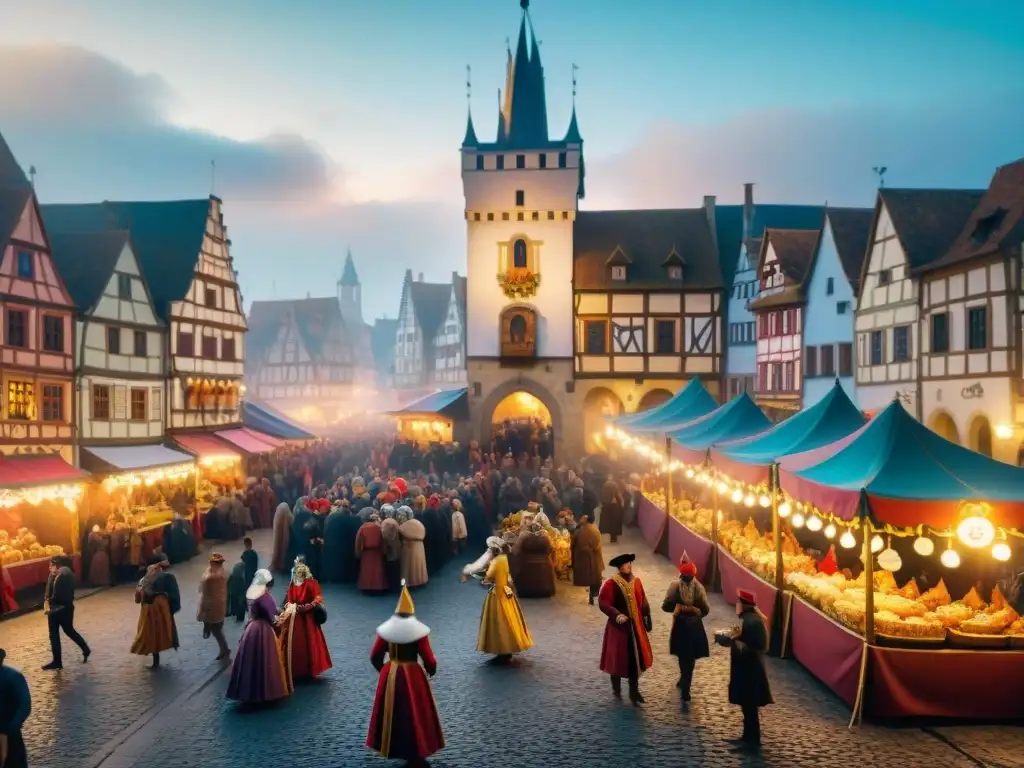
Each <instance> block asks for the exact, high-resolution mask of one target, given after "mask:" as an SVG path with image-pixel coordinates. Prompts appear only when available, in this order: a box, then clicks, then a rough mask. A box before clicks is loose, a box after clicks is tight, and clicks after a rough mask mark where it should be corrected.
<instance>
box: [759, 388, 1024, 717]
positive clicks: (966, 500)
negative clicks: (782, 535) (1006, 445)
mask: <svg viewBox="0 0 1024 768" xmlns="http://www.w3.org/2000/svg"><path fill="white" fill-rule="evenodd" d="M779 487H780V490H781V492H782V493H783V494H784V496H783V501H782V502H781V504H780V515H781V514H782V509H781V507H782V506H783V505H785V506H788V507H789V508H790V509H789V510H787V511H788V512H790V513H791V516H789V521H788V522H789V525H790V526H791V527H795V528H798V529H802V528H804V527H806V528H808V529H817V530H819V531H822V532H823V534H824V535H826V536H828V537H829V538H830V539H835V538H836V537H837V536H838V542H839V550H836V549H834V548H832V549H831V550H830V553H829V555H828V556H827V557H826V558H825V561H823V562H822V563H819V564H818V567H817V568H815V569H814V570H813V571H810V570H804V571H791V570H790V569H788V568H787V569H786V570H787V572H786V577H785V579H786V588H787V589H789V590H792V591H793V592H794V593H796V595H797V597H795V598H794V600H793V603H792V605H791V609H790V611H789V627H788V632H787V634H788V639H789V640H788V644H789V647H790V649H791V650H792V652H793V654H794V656H796V658H797V659H798V660H799V661H800V662H801V664H803V665H804V666H805V667H807V668H808V669H809V671H811V672H812V673H813V674H814V675H815V676H816V677H818V678H819V679H820V680H822V681H823V682H825V683H826V684H827V685H829V686H830V687H831V688H832V689H833V690H835V691H836V693H837V694H838V695H840V696H841V697H842V698H844V699H845V700H847V701H850V699H851V691H853V692H854V694H855V695H854V696H853V701H852V702H851V703H852V704H853V706H854V716H855V717H856V716H857V714H858V712H860V711H863V712H865V713H867V714H868V715H869V716H875V717H917V716H943V717H955V718H960V719H1016V718H1021V717H1024V697H1021V696H1020V693H1019V692H1020V681H1021V680H1024V619H1022V618H1021V617H1020V616H1019V615H1018V614H1017V613H1016V612H1015V611H1014V609H1013V607H1012V606H1011V605H1009V604H1008V603H1007V600H1006V598H1005V596H1004V594H1003V585H1004V583H1005V582H1003V581H1002V579H1003V578H1004V577H1006V576H1010V575H1012V574H1013V573H1014V570H1013V566H1012V565H1011V562H1012V561H1013V558H1014V554H1015V552H1016V554H1017V556H1018V562H1019V557H1020V552H1021V549H1022V547H1021V541H1020V535H1021V534H1020V531H1021V529H1024V469H1021V468H1018V467H1013V466H1010V465H1008V464H1003V463H1001V462H998V461H995V460H993V459H991V458H988V457H986V456H983V455H981V454H978V453H975V452H973V451H970V450H968V449H966V448H963V447H961V446H959V445H956V444H954V443H951V442H949V441H947V440H945V439H944V438H942V437H940V436H938V435H937V434H935V433H934V432H931V431H930V430H928V429H927V428H926V427H924V426H923V425H921V424H920V423H919V422H917V421H916V420H915V419H914V418H913V417H911V416H910V415H909V414H908V413H907V412H906V411H905V409H904V408H903V406H902V405H901V404H899V403H898V402H894V403H892V404H891V405H890V406H889V407H888V408H886V409H885V410H884V411H882V412H881V413H880V414H878V415H877V416H876V417H875V418H874V419H872V420H871V421H870V422H869V423H868V424H867V425H865V426H864V427H863V428H861V429H860V430H858V431H856V432H854V433H853V434H851V435H849V436H848V437H846V438H843V439H841V440H839V441H837V442H835V443H832V444H830V445H826V446H823V447H821V448H818V449H817V450H813V451H810V452H808V453H801V454H796V455H794V456H791V457H787V458H783V459H782V460H781V462H780V464H779ZM812 520H813V521H817V522H815V523H813V524H812V522H811V521H812ZM823 526H824V528H823ZM844 529H845V530H844ZM840 530H843V533H842V534H841V535H839V531H840ZM829 534H831V535H830V536H829ZM837 553H838V554H837ZM857 554H859V555H860V557H859V558H856V555H857ZM844 556H845V559H846V560H847V562H849V563H850V565H849V566H848V567H846V568H843V567H842V566H843V562H842V560H843V557H844ZM823 565H824V566H826V567H822V566H823ZM858 570H859V571H860V573H859V575H857V576H856V577H854V572H855V571H858ZM922 582H923V583H922ZM851 634H852V635H853V636H854V637H856V638H858V639H859V642H860V648H859V652H858V648H857V643H856V642H854V640H853V639H852V638H851ZM854 667H857V670H858V674H857V681H856V682H857V684H856V686H852V685H851V680H852V676H853V673H852V670H853V668H854ZM938 671H941V672H939V673H938V674H937V672H938ZM940 681H941V682H940Z"/></svg>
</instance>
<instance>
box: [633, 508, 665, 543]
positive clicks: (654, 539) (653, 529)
mask: <svg viewBox="0 0 1024 768" xmlns="http://www.w3.org/2000/svg"><path fill="white" fill-rule="evenodd" d="M667 517H668V515H667V514H666V513H665V510H663V509H662V508H661V507H659V506H656V505H655V504H652V503H651V502H650V501H648V500H647V497H646V496H641V497H640V503H639V504H638V505H637V508H636V524H637V525H638V526H639V527H640V533H641V534H643V537H644V541H646V542H647V546H649V547H650V548H651V549H652V550H655V551H657V549H658V545H659V544H660V543H661V537H662V536H663V535H664V533H665V520H666V518H667Z"/></svg>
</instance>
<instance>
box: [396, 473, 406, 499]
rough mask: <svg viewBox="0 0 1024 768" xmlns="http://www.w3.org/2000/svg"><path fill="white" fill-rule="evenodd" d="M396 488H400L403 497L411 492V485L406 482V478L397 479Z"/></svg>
mask: <svg viewBox="0 0 1024 768" xmlns="http://www.w3.org/2000/svg"><path fill="white" fill-rule="evenodd" d="M395 487H396V488H398V490H399V492H401V493H402V495H405V494H407V493H408V492H409V484H408V483H407V482H405V478H404V477H399V478H396V479H395Z"/></svg>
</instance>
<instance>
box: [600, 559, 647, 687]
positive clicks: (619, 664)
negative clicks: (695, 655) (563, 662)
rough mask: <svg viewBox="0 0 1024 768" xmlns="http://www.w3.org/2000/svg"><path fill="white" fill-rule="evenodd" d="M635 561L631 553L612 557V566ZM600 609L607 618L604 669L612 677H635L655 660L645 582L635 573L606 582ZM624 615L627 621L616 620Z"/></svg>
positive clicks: (610, 563) (613, 577) (602, 656)
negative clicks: (648, 632) (650, 636)
mask: <svg viewBox="0 0 1024 768" xmlns="http://www.w3.org/2000/svg"><path fill="white" fill-rule="evenodd" d="M632 561H633V556H632V555H619V556H618V557H615V558H612V560H611V561H610V562H609V565H611V566H613V567H616V568H617V567H618V566H619V565H620V562H621V563H628V562H632ZM597 602H598V605H599V606H600V608H601V612H602V613H604V614H605V615H606V616H607V617H608V624H607V625H606V626H605V628H604V642H603V644H602V646H601V671H602V672H604V673H605V674H608V675H611V676H612V677H627V678H632V679H634V680H635V679H636V678H638V677H640V675H641V674H643V672H644V670H647V669H650V668H651V665H652V664H653V663H654V654H653V653H652V652H651V643H650V640H649V639H648V637H647V631H648V627H650V626H651V606H650V604H649V603H648V602H647V594H646V593H645V592H644V585H643V584H642V583H641V581H640V579H638V578H637V577H636V576H629V577H624V576H623V575H622V574H616V575H615V576H612V577H611V578H610V579H608V580H607V581H605V583H604V584H603V585H602V586H601V591H600V592H599V593H598V595H597ZM619 615H625V616H626V618H627V621H625V622H624V623H622V624H619V623H618V622H617V621H616V620H615V619H616V617H617V616H619Z"/></svg>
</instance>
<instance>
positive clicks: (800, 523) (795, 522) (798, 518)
mask: <svg viewBox="0 0 1024 768" xmlns="http://www.w3.org/2000/svg"><path fill="white" fill-rule="evenodd" d="M789 524H790V525H792V526H793V527H794V528H803V527H804V516H803V515H801V514H800V513H799V512H797V513H796V514H795V515H793V519H792V520H790V521H789Z"/></svg>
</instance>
